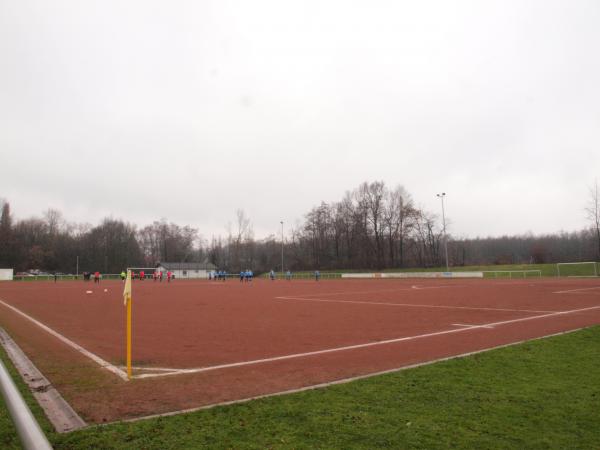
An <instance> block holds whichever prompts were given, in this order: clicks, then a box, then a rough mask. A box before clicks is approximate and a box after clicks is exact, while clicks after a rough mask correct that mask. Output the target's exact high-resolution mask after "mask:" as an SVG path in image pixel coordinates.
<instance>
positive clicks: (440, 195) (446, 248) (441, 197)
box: [436, 192, 450, 272]
mask: <svg viewBox="0 0 600 450" xmlns="http://www.w3.org/2000/svg"><path fill="white" fill-rule="evenodd" d="M436 196H437V197H438V198H440V199H441V200H442V225H443V228H444V252H445V254H446V272H450V266H449V264H448V235H447V234H446V212H445V210H444V197H445V196H446V193H445V192H442V193H441V194H436Z"/></svg>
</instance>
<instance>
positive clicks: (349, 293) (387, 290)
mask: <svg viewBox="0 0 600 450" xmlns="http://www.w3.org/2000/svg"><path fill="white" fill-rule="evenodd" d="M415 286H417V285H415ZM464 286H466V285H464V284H444V285H441V286H422V287H419V286H417V287H414V286H413V287H405V288H395V289H377V290H372V291H343V292H317V293H312V294H298V297H314V296H315V295H320V296H322V297H327V296H329V295H355V294H378V293H380V292H399V291H412V290H425V289H442V288H448V287H464Z"/></svg>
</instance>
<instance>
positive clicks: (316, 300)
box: [275, 297, 556, 313]
mask: <svg viewBox="0 0 600 450" xmlns="http://www.w3.org/2000/svg"><path fill="white" fill-rule="evenodd" d="M275 299H276V300H300V301H306V302H325V303H356V304H359V305H385V306H407V307H411V308H441V309H467V310H474V311H508V312H530V313H551V312H556V311H547V310H536V309H510V308H486V307H483V306H482V307H479V306H448V305H422V304H418V303H391V302H370V301H365V300H328V299H322V298H301V297H275Z"/></svg>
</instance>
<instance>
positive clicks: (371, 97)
mask: <svg viewBox="0 0 600 450" xmlns="http://www.w3.org/2000/svg"><path fill="white" fill-rule="evenodd" d="M599 24H600V2H599V1H598V0H590V1H584V0H573V1H566V0H564V1H548V0H540V1H527V0H520V1H516V0H515V1H510V0H503V1H475V0H474V1H455V2H448V1H410V2H408V1H383V0H382V1H366V0H364V1H358V0H356V1H352V0H344V1H341V0H340V1H337V0H335V1H334V0H331V1H327V0H321V1H306V0H304V1H301V2H300V1H298V2H285V1H275V0H273V1H263V0H254V1H251V2H249V1H222V0H221V1H168V2H167V1H149V0H145V1H123V0H120V1H108V0H103V1H82V0H72V1H65V0H53V1H47V0H40V1H32V0H18V1H13V0H0V152H1V160H0V197H1V198H5V199H7V200H8V201H9V202H10V203H11V207H12V211H13V214H14V215H15V216H16V217H17V218H26V217H28V216H31V215H40V214H41V213H42V212H43V211H44V210H46V209H47V208H49V207H52V208H56V209H59V210H61V211H62V212H63V213H64V215H65V217H66V218H67V219H68V220H70V221H76V222H90V223H93V224H96V223H97V222H98V221H99V220H100V219H101V218H103V217H105V216H107V215H112V216H113V217H115V218H122V219H125V220H127V221H131V222H134V223H137V224H139V225H145V224H148V223H150V222H151V221H153V220H156V219H160V218H161V217H165V218H167V219H168V220H170V221H173V222H176V223H178V224H180V225H185V224H189V225H193V226H195V227H197V228H198V229H199V231H200V233H201V234H203V235H204V236H205V237H210V236H211V235H212V234H224V233H225V226H226V224H227V223H228V222H229V221H231V222H234V220H235V211H236V209H238V208H242V209H244V210H245V211H246V213H247V215H248V216H249V217H250V219H251V220H252V224H253V227H254V230H255V236H256V237H257V238H261V237H264V236H266V235H267V234H270V233H278V232H279V230H280V225H279V222H280V220H284V221H285V222H286V224H289V225H291V224H293V223H295V222H296V221H297V220H299V219H302V217H303V215H304V214H305V213H306V212H307V211H308V210H309V209H310V208H311V207H312V206H315V205H318V204H319V203H320V201H322V200H323V201H336V200H340V199H341V198H342V196H343V194H344V192H345V191H346V190H350V189H353V188H355V187H357V186H358V185H359V184H360V183H361V182H363V181H375V180H383V181H385V182H386V184H387V185H388V186H389V187H395V186H396V185H398V184H401V185H403V186H404V187H405V188H406V189H407V190H408V191H409V192H410V193H411V194H412V196H413V198H414V200H415V202H416V203H417V204H419V205H421V206H423V207H424V208H426V209H427V210H430V211H433V212H436V213H439V212H440V203H439V200H438V199H437V198H436V196H435V194H436V193H438V192H442V191H445V192H446V193H447V203H446V206H447V215H448V217H449V219H450V220H451V222H452V225H451V227H450V228H449V231H450V232H451V233H453V234H454V235H456V236H471V237H475V236H488V235H502V234H517V233H524V232H527V231H532V232H534V233H536V234H537V233H546V232H555V231H559V230H566V231H574V230H579V229H582V228H583V227H584V226H586V225H587V224H586V220H585V213H584V211H583V208H584V206H585V202H586V200H587V198H588V194H587V190H588V187H589V186H591V185H592V184H593V182H594V179H595V178H600V82H599V80H600V50H599V48H600V26H599ZM286 227H287V225H286Z"/></svg>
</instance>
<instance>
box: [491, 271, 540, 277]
mask: <svg viewBox="0 0 600 450" xmlns="http://www.w3.org/2000/svg"><path fill="white" fill-rule="evenodd" d="M483 273H484V274H490V276H492V275H493V278H502V277H503V276H504V277H506V276H508V278H512V277H513V273H514V274H522V275H523V278H527V277H528V276H529V274H531V275H534V276H538V277H541V276H542V271H541V270H484V271H483ZM498 274H500V277H498ZM519 278H521V277H519Z"/></svg>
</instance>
